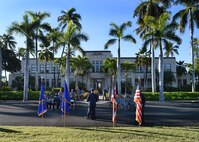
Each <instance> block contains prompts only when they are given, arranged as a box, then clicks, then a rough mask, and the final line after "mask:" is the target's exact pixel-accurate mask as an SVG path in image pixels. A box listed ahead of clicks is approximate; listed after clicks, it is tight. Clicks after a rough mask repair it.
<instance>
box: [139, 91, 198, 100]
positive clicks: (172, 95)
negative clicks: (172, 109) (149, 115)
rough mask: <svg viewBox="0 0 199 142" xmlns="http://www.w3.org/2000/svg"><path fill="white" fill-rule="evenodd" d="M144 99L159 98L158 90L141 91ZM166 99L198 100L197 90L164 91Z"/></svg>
mask: <svg viewBox="0 0 199 142" xmlns="http://www.w3.org/2000/svg"><path fill="white" fill-rule="evenodd" d="M143 93H144V96H145V98H146V100H151V101H152V100H153V101H158V100H159V92H155V93H152V92H143ZM164 97H165V100H166V101H169V100H198V99H199V92H164Z"/></svg>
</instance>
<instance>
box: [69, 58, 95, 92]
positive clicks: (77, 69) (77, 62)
mask: <svg viewBox="0 0 199 142" xmlns="http://www.w3.org/2000/svg"><path fill="white" fill-rule="evenodd" d="M71 67H72V70H73V71H74V74H75V77H76V83H75V89H76V90H78V89H79V87H78V77H79V76H82V83H83V76H84V75H85V73H86V71H87V70H89V69H90V68H91V67H92V65H91V63H90V61H89V60H88V58H87V57H85V56H80V55H78V56H77V57H76V58H71Z"/></svg>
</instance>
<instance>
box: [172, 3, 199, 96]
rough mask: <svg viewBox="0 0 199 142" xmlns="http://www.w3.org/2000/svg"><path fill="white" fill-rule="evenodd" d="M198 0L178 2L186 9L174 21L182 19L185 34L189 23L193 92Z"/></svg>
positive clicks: (198, 13)
mask: <svg viewBox="0 0 199 142" xmlns="http://www.w3.org/2000/svg"><path fill="white" fill-rule="evenodd" d="M198 2H199V1H198V0H189V1H188V0H176V1H175V4H176V5H177V4H181V5H182V6H184V7H185V8H184V9H182V10H180V11H179V12H177V13H176V14H175V15H174V16H173V20H174V21H176V20H178V19H180V22H179V23H180V28H179V29H180V32H181V33H184V32H185V28H186V26H187V24H188V23H189V30H190V36H191V42H190V43H191V45H190V47H191V49H192V50H191V54H192V55H191V56H192V69H193V70H192V92H195V73H194V40H193V34H194V27H195V26H196V27H197V28H199V9H198Z"/></svg>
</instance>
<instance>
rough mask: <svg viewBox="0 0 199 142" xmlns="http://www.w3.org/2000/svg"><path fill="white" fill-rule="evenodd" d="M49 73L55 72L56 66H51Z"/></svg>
mask: <svg viewBox="0 0 199 142" xmlns="http://www.w3.org/2000/svg"><path fill="white" fill-rule="evenodd" d="M51 71H52V72H53V73H54V72H56V66H55V65H52V67H51Z"/></svg>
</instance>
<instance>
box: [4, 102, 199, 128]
mask: <svg viewBox="0 0 199 142" xmlns="http://www.w3.org/2000/svg"><path fill="white" fill-rule="evenodd" d="M37 104H38V103H37V102H25V103H24V102H21V101H7V102H3V101H1V102H0V125H12V126H13V125H14V126H41V124H42V121H41V120H42V119H41V117H38V116H37ZM86 111H87V104H86V102H78V104H77V106H76V108H75V109H74V110H73V109H71V113H70V115H68V116H67V119H66V126H67V127H85V126H87V127H112V126H113V124H112V122H111V120H112V111H111V108H110V103H109V102H106V101H99V102H97V110H96V117H97V118H96V120H90V119H85V118H84V116H85V114H86ZM134 118H135V112H134V110H131V111H128V110H119V111H118V115H117V120H118V121H117V126H127V127H131V126H135V125H136V124H135V120H134ZM44 125H45V126H63V117H61V112H60V111H59V110H55V111H52V110H48V111H47V113H46V114H45V117H44ZM145 126H199V102H198V101H178V102H164V103H161V102H153V101H147V102H146V107H145Z"/></svg>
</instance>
